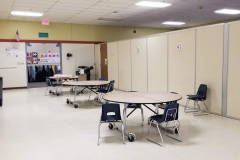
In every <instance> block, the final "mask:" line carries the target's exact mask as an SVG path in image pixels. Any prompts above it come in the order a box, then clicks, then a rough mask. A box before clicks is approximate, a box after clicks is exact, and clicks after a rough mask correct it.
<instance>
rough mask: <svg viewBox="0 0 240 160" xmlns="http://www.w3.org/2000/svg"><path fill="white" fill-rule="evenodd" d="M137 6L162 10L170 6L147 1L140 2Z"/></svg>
mask: <svg viewBox="0 0 240 160" xmlns="http://www.w3.org/2000/svg"><path fill="white" fill-rule="evenodd" d="M135 5H137V6H147V7H158V8H164V7H168V6H171V4H169V3H160V2H149V1H141V2H139V3H136V4H135Z"/></svg>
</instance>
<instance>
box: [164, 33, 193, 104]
mask: <svg viewBox="0 0 240 160" xmlns="http://www.w3.org/2000/svg"><path fill="white" fill-rule="evenodd" d="M179 43H181V44H182V49H177V44H179ZM168 45H169V92H177V93H179V94H180V95H182V100H180V101H179V103H180V104H182V105H183V104H184V105H185V103H186V101H187V97H186V95H188V94H194V81H195V30H186V31H179V32H174V33H170V34H169V44H168ZM190 106H193V105H191V104H190Z"/></svg>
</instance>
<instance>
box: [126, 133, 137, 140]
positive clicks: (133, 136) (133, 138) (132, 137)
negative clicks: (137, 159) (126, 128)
mask: <svg viewBox="0 0 240 160" xmlns="http://www.w3.org/2000/svg"><path fill="white" fill-rule="evenodd" d="M135 140H136V135H135V134H134V133H128V141H129V142H133V141H135Z"/></svg>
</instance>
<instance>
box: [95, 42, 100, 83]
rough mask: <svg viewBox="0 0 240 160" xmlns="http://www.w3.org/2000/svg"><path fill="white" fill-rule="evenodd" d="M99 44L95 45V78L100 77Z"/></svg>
mask: <svg viewBox="0 0 240 160" xmlns="http://www.w3.org/2000/svg"><path fill="white" fill-rule="evenodd" d="M100 54H101V53H100V45H95V68H96V69H95V72H96V73H95V75H96V79H99V78H100V77H101V56H100Z"/></svg>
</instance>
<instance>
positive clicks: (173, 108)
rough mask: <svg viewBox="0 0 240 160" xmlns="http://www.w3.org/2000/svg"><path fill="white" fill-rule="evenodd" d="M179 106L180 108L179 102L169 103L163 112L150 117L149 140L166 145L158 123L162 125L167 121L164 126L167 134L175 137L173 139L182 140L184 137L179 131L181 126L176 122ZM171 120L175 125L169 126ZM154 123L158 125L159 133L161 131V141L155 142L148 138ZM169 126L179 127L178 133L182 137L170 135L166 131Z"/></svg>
mask: <svg viewBox="0 0 240 160" xmlns="http://www.w3.org/2000/svg"><path fill="white" fill-rule="evenodd" d="M178 108H179V104H178V103H172V104H169V105H167V106H166V108H165V110H164V113H163V114H158V115H154V116H151V117H150V118H149V120H150V124H149V127H148V133H147V140H149V141H151V142H153V143H156V144H158V145H160V146H164V145H163V138H162V134H161V131H160V129H159V126H158V125H160V126H162V123H166V126H165V127H164V128H165V135H166V136H168V137H170V138H173V139H175V140H177V141H180V142H182V138H181V135H180V131H179V126H178V125H177V124H176V118H177V114H178ZM171 121H173V122H174V126H170V127H169V126H168V123H169V122H171ZM152 123H154V124H155V125H156V126H157V130H158V133H159V135H160V138H161V141H162V142H161V143H158V142H155V141H153V140H151V139H149V138H148V135H149V133H150V130H151V126H152ZM168 128H176V129H177V134H178V136H179V138H180V139H177V138H175V137H173V136H170V135H168V134H167V132H166V130H167V129H168Z"/></svg>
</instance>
